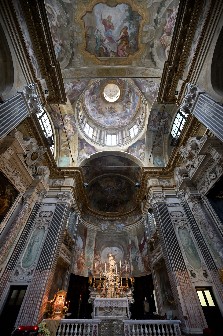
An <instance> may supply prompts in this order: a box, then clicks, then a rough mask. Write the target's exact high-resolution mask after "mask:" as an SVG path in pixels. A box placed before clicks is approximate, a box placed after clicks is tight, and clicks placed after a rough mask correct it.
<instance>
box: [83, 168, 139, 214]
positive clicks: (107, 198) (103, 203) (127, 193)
mask: <svg viewBox="0 0 223 336" xmlns="http://www.w3.org/2000/svg"><path fill="white" fill-rule="evenodd" d="M86 194H87V196H88V198H89V206H90V208H91V209H93V210H96V211H99V212H117V213H119V212H120V213H123V212H128V211H131V210H132V209H133V208H134V207H135V206H136V204H135V199H134V198H135V197H134V196H135V185H134V184H133V182H132V181H131V180H129V179H127V178H126V177H124V176H122V175H116V174H105V175H101V176H99V177H98V178H97V179H94V180H93V181H91V182H90V183H89V185H88V188H87V189H86Z"/></svg>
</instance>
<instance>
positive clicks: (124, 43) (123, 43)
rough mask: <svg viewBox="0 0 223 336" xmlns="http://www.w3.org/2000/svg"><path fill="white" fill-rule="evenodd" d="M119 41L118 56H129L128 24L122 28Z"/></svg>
mask: <svg viewBox="0 0 223 336" xmlns="http://www.w3.org/2000/svg"><path fill="white" fill-rule="evenodd" d="M117 42H118V47H117V56H118V57H127V56H128V55H129V32H128V27H127V26H124V27H123V28H122V30H121V32H120V36H119V39H118V40H117Z"/></svg>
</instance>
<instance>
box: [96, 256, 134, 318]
mask: <svg viewBox="0 0 223 336" xmlns="http://www.w3.org/2000/svg"><path fill="white" fill-rule="evenodd" d="M122 275H123V274H122V270H121V261H120V266H119V268H118V265H117V262H116V260H115V258H114V256H113V255H112V254H110V253H109V254H108V264H106V263H105V268H104V272H101V273H100V274H99V279H96V278H95V277H94V278H93V279H92V278H91V279H89V283H90V287H89V291H90V296H89V302H90V303H92V305H93V316H92V317H93V318H94V319H95V318H102V319H129V318H130V312H129V305H130V304H131V303H133V302H134V299H133V289H134V287H133V284H134V278H130V279H129V278H128V276H127V274H125V276H126V277H125V278H122ZM129 282H130V283H129Z"/></svg>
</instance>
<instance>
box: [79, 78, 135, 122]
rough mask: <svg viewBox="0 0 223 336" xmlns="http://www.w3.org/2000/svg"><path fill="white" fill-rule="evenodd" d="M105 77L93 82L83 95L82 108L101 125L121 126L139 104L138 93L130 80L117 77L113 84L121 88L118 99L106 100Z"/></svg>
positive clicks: (106, 82) (131, 116)
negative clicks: (104, 91) (104, 95)
mask: <svg viewBox="0 0 223 336" xmlns="http://www.w3.org/2000/svg"><path fill="white" fill-rule="evenodd" d="M106 84H108V80H107V79H100V80H98V81H97V82H96V81H95V82H93V83H92V84H91V85H90V86H89V87H88V89H87V90H86V91H85V93H84V96H83V100H84V101H83V108H84V109H85V110H86V112H87V114H88V115H89V116H90V117H91V118H92V119H93V120H95V121H96V122H97V123H99V124H100V125H101V126H103V127H123V126H125V125H127V124H128V123H129V121H130V120H131V119H132V118H133V117H134V115H135V114H136V111H137V109H138V107H139V104H140V93H139V91H138V89H137V88H136V86H135V85H134V84H133V83H131V82H130V81H127V80H124V79H118V80H116V81H115V84H116V85H117V86H118V87H119V88H120V90H121V96H120V99H118V100H117V101H116V102H112V103H110V102H108V101H106V100H105V99H104V97H103V89H104V87H105V86H106Z"/></svg>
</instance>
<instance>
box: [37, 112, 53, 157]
mask: <svg viewBox="0 0 223 336" xmlns="http://www.w3.org/2000/svg"><path fill="white" fill-rule="evenodd" d="M36 115H37V118H38V121H39V123H40V126H41V128H42V130H43V133H44V135H45V137H46V138H47V141H48V144H49V146H50V150H51V152H52V153H54V135H53V129H52V126H51V122H50V119H49V117H48V115H47V113H46V111H45V110H44V109H42V110H41V111H40V112H38V113H37V114H36Z"/></svg>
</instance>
